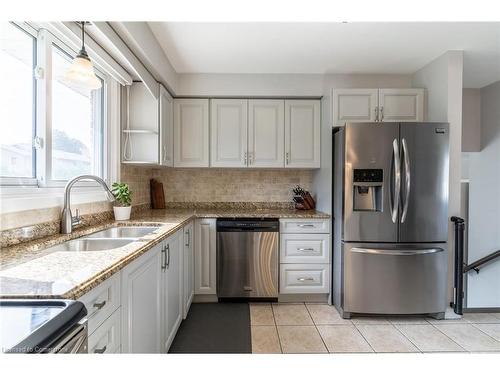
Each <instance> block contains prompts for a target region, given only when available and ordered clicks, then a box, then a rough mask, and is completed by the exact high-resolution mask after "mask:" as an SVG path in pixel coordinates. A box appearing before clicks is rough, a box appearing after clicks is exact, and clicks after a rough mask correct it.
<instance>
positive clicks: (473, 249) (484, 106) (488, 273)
mask: <svg viewBox="0 0 500 375" xmlns="http://www.w3.org/2000/svg"><path fill="white" fill-rule="evenodd" d="M481 148H482V149H481V152H475V153H469V154H468V158H469V176H468V177H469V181H470V182H469V227H468V229H469V233H468V234H469V243H468V259H467V261H468V263H471V262H473V261H475V260H478V259H479V258H482V257H484V256H486V255H488V254H489V253H491V252H493V251H495V250H499V249H500V81H499V82H496V83H494V84H492V85H489V86H486V87H483V88H482V89H481ZM467 307H470V308H473V307H500V262H497V263H492V264H490V265H488V266H487V267H485V268H483V269H481V271H480V273H479V274H476V273H475V272H469V273H468V276H467Z"/></svg>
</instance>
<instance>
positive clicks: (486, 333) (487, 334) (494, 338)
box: [471, 323, 500, 342]
mask: <svg viewBox="0 0 500 375" xmlns="http://www.w3.org/2000/svg"><path fill="white" fill-rule="evenodd" d="M474 324H488V323H471V325H472V326H473V327H474V328H476V329H478V330H479V331H481V332H482V333H484V334H485V335H486V336H489V337H491V338H492V339H493V340H495V341H498V342H500V340H498V339H497V338H496V337H493V336H492V335H490V334H489V333H488V332H485V331H483V330H482V329H481V328H479V327H477V326H475V325H474ZM490 324H497V323H490Z"/></svg>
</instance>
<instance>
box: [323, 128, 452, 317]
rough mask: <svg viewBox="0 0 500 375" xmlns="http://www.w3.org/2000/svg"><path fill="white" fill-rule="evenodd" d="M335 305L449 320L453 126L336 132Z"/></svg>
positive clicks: (350, 310) (349, 311) (346, 310)
mask: <svg viewBox="0 0 500 375" xmlns="http://www.w3.org/2000/svg"><path fill="white" fill-rule="evenodd" d="M333 154H334V155H333V161H334V173H333V190H334V191H333V212H334V224H333V225H334V236H333V243H334V261H333V275H334V277H333V298H334V304H335V306H336V307H337V308H338V309H339V311H340V312H341V313H342V315H343V316H344V317H346V318H349V317H350V315H351V314H352V313H361V314H433V315H434V316H435V317H438V318H441V317H443V316H444V311H445V309H446V289H447V288H446V284H447V269H448V255H447V253H448V249H447V243H446V242H447V239H448V171H449V127H448V124H447V123H380V122H377V123H348V124H346V126H345V127H344V128H341V129H340V130H338V131H336V132H335V133H334V148H333Z"/></svg>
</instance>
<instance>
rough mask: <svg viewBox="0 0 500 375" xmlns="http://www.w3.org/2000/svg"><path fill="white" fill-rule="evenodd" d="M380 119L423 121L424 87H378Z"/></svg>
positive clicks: (387, 120)
mask: <svg viewBox="0 0 500 375" xmlns="http://www.w3.org/2000/svg"><path fill="white" fill-rule="evenodd" d="M378 102H379V117H380V121H386V122H415V121H424V89H380V90H379V96H378Z"/></svg>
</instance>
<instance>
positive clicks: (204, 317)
mask: <svg viewBox="0 0 500 375" xmlns="http://www.w3.org/2000/svg"><path fill="white" fill-rule="evenodd" d="M169 352H170V353H251V352H252V341H251V333H250V309H249V307H248V304H247V303H193V304H192V305H191V309H190V310H189V314H188V317H187V319H186V320H184V321H183V322H182V324H181V326H180V328H179V330H178V331H177V335H176V336H175V339H174V341H173V342H172V345H171V346H170V351H169Z"/></svg>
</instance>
